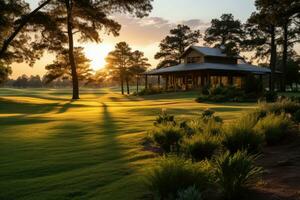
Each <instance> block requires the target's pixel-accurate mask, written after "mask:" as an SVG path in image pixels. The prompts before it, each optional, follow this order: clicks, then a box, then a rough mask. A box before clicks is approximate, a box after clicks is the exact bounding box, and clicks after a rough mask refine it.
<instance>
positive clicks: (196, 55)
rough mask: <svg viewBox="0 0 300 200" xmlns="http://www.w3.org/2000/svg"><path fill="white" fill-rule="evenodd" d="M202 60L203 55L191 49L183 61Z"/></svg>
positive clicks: (199, 61)
mask: <svg viewBox="0 0 300 200" xmlns="http://www.w3.org/2000/svg"><path fill="white" fill-rule="evenodd" d="M203 62H204V56H203V55H202V54H200V53H199V52H197V51H195V50H192V51H191V52H189V53H188V54H187V55H186V57H185V58H184V63H185V64H187V63H203Z"/></svg>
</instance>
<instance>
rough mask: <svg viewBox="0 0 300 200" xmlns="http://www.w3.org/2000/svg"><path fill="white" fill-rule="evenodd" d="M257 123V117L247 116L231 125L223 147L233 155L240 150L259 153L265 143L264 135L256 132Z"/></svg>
mask: <svg viewBox="0 0 300 200" xmlns="http://www.w3.org/2000/svg"><path fill="white" fill-rule="evenodd" d="M256 123H257V119H256V116H255V115H253V116H251V115H245V116H243V117H242V118H240V119H239V120H237V121H235V122H233V123H231V124H230V125H229V126H228V127H227V129H226V130H225V135H224V139H223V145H224V146H225V147H226V148H227V149H228V150H229V151H230V152H231V153H235V152H237V151H238V150H247V151H249V152H258V151H259V150H260V147H261V145H262V143H263V142H264V135H263V134H260V133H258V132H256V131H255V130H254V126H255V125H256Z"/></svg>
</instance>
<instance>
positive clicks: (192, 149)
mask: <svg viewBox="0 0 300 200" xmlns="http://www.w3.org/2000/svg"><path fill="white" fill-rule="evenodd" d="M181 147H182V149H183V152H184V153H185V154H186V155H187V156H189V157H191V158H192V159H193V160H194V161H200V160H204V159H210V158H211V157H212V156H213V154H214V153H215V151H216V150H217V149H218V148H219V147H220V140H219V139H218V138H217V137H216V136H211V135H208V134H197V135H194V136H193V137H191V138H186V139H185V140H183V142H182V146H181Z"/></svg>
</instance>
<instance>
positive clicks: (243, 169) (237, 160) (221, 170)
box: [213, 151, 262, 200]
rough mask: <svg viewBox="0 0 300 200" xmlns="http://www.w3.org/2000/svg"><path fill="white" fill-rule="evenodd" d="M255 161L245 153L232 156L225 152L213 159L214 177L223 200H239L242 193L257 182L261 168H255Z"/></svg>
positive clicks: (238, 152)
mask: <svg viewBox="0 0 300 200" xmlns="http://www.w3.org/2000/svg"><path fill="white" fill-rule="evenodd" d="M255 159H256V156H253V155H249V154H248V153H247V152H246V151H237V152H236V153H235V154H233V155H232V154H230V152H229V151H227V152H225V153H224V154H221V155H219V156H218V157H216V158H215V159H214V161H213V163H214V164H213V165H214V169H215V177H216V181H217V184H218V185H219V187H220V188H221V190H222V193H223V196H224V199H226V200H235V199H236V200H239V199H241V196H242V194H243V191H244V190H245V189H247V188H248V187H250V186H252V185H254V184H255V183H256V182H257V181H258V180H259V178H260V176H261V174H262V168H260V167H256V166H255V164H254V163H255Z"/></svg>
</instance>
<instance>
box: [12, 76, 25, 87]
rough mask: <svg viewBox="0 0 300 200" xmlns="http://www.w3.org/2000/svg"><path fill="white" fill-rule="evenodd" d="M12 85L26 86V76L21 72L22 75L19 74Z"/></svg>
mask: <svg viewBox="0 0 300 200" xmlns="http://www.w3.org/2000/svg"><path fill="white" fill-rule="evenodd" d="M13 86H14V87H18V88H26V87H28V76H27V75H25V74H23V75H22V76H19V77H18V78H17V80H16V81H15V82H14V83H13Z"/></svg>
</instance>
